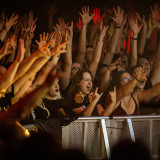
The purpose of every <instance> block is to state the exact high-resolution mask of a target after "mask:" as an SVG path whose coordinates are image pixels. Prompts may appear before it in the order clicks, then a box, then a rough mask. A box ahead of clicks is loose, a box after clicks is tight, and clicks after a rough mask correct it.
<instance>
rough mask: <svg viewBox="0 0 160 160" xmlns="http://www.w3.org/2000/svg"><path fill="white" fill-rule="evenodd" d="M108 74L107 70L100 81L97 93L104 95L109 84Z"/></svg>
mask: <svg viewBox="0 0 160 160" xmlns="http://www.w3.org/2000/svg"><path fill="white" fill-rule="evenodd" d="M110 73H111V72H110V70H109V69H108V68H107V69H106V72H105V74H104V76H103V78H102V80H101V81H100V85H99V87H98V90H99V92H103V93H104V92H105V91H106V90H107V89H108V87H109V84H110Z"/></svg>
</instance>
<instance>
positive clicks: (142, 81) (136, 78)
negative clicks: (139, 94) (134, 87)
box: [135, 78, 143, 82]
mask: <svg viewBox="0 0 160 160" xmlns="http://www.w3.org/2000/svg"><path fill="white" fill-rule="evenodd" d="M135 80H136V81H138V82H143V81H140V80H138V79H137V78H135Z"/></svg>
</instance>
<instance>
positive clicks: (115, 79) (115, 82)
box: [109, 70, 130, 91]
mask: <svg viewBox="0 0 160 160" xmlns="http://www.w3.org/2000/svg"><path fill="white" fill-rule="evenodd" d="M123 73H129V72H127V71H117V70H114V71H113V72H112V80H111V83H110V86H109V91H113V89H114V86H116V89H119V88H120V79H121V75H122V74H123ZM129 74H130V73H129Z"/></svg>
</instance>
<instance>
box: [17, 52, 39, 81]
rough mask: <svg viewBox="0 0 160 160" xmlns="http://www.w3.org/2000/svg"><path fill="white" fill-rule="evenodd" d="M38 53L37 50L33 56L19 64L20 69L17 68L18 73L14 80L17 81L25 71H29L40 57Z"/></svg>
mask: <svg viewBox="0 0 160 160" xmlns="http://www.w3.org/2000/svg"><path fill="white" fill-rule="evenodd" d="M37 54H38V52H35V53H33V54H32V55H31V56H29V57H27V58H25V59H24V60H23V61H22V62H21V64H20V66H19V68H18V70H17V73H16V75H15V78H14V82H15V81H16V80H17V79H19V78H20V77H22V76H23V74H25V73H26V72H27V71H28V69H29V68H30V67H31V66H32V64H33V63H34V62H35V61H36V60H37V59H38V58H39V57H38V56H37Z"/></svg>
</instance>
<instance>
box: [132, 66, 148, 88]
mask: <svg viewBox="0 0 160 160" xmlns="http://www.w3.org/2000/svg"><path fill="white" fill-rule="evenodd" d="M138 71H139V67H137V68H135V69H134V71H133V73H132V77H133V78H135V77H136V76H137V74H138ZM145 83H146V81H144V82H138V83H137V86H136V88H137V89H143V88H144V86H145Z"/></svg>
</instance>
